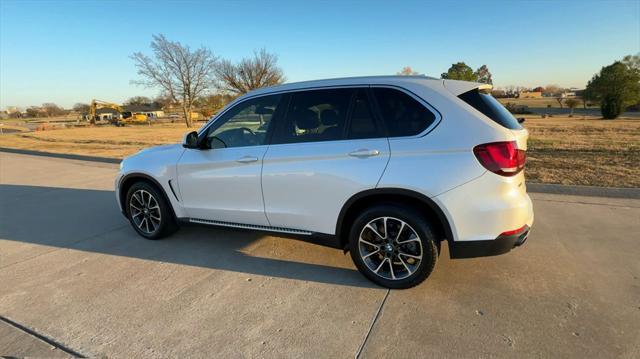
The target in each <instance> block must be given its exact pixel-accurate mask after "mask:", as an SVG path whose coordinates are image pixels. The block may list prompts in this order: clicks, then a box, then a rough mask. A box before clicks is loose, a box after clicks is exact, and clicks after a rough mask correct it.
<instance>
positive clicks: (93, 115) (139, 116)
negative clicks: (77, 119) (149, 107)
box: [87, 99, 148, 125]
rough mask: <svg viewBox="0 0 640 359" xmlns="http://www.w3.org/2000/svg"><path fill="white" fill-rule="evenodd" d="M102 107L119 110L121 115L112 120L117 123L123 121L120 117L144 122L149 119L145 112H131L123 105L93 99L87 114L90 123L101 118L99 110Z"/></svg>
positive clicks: (127, 120)
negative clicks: (124, 108)
mask: <svg viewBox="0 0 640 359" xmlns="http://www.w3.org/2000/svg"><path fill="white" fill-rule="evenodd" d="M101 108H111V109H114V110H116V111H118V113H119V115H118V116H117V117H116V118H112V119H111V122H112V123H113V124H115V125H120V124H122V121H120V118H119V117H122V120H124V122H144V121H147V120H148V117H147V115H146V114H144V113H131V112H128V111H123V109H122V106H120V105H118V104H116V103H113V102H107V101H102V100H96V99H93V100H91V105H90V106H89V113H88V116H87V117H88V119H89V122H90V123H92V124H95V123H96V120H98V119H99V118H98V110H99V109H101Z"/></svg>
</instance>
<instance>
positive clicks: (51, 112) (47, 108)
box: [42, 102, 66, 117]
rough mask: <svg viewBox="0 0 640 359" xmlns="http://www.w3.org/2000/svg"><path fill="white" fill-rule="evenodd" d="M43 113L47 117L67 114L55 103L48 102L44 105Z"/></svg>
mask: <svg viewBox="0 0 640 359" xmlns="http://www.w3.org/2000/svg"><path fill="white" fill-rule="evenodd" d="M42 111H44V113H45V114H46V115H47V117H51V116H60V115H64V114H65V112H66V111H65V110H64V109H62V108H61V107H60V106H58V105H56V104H55V103H51V102H47V103H43V104H42Z"/></svg>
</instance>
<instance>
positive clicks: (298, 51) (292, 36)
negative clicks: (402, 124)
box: [0, 0, 640, 109]
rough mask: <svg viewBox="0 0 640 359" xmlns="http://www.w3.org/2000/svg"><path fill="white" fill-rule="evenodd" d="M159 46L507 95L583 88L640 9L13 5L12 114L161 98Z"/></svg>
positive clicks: (445, 4) (621, 50)
mask: <svg viewBox="0 0 640 359" xmlns="http://www.w3.org/2000/svg"><path fill="white" fill-rule="evenodd" d="M153 34H164V35H165V36H166V37H167V38H168V39H170V40H172V41H179V42H181V43H183V44H187V45H189V46H191V47H192V48H197V47H200V46H205V47H207V48H209V49H210V50H211V51H212V52H213V53H214V54H215V55H217V56H219V57H221V58H226V59H230V60H232V61H237V60H239V59H241V58H243V57H247V56H250V55H252V53H253V51H254V50H259V49H261V48H265V49H267V51H269V52H272V53H275V54H277V55H278V59H279V60H278V63H279V65H280V66H281V68H282V69H283V71H284V73H285V76H286V78H287V81H288V82H295V81H304V80H313V79H320V78H333V77H345V76H367V75H388V74H395V73H397V72H399V71H400V70H401V69H402V68H403V67H404V66H411V67H412V68H413V69H414V70H415V71H418V72H420V73H424V74H426V75H429V76H435V77H439V76H440V74H441V73H442V72H446V70H447V69H448V68H449V66H451V64H452V63H455V62H458V61H464V62H466V63H467V64H468V65H469V66H471V67H472V68H474V69H476V68H478V67H480V66H481V65H483V64H486V65H487V66H488V67H489V69H490V71H491V73H492V74H493V80H494V86H496V87H505V86H509V85H517V86H528V87H534V86H539V85H541V86H545V85H548V84H557V85H560V86H563V87H580V88H582V87H584V86H585V85H586V83H587V81H588V80H589V79H590V78H591V77H592V76H593V74H594V73H596V72H598V71H599V70H600V68H601V67H602V66H605V65H608V64H610V63H612V62H613V61H615V60H618V59H621V58H622V57H623V56H625V55H628V54H636V53H639V52H640V0H631V1H615V0H609V1H568V0H567V1H462V0H457V1H442V2H431V1H400V0H395V1H355V0H353V1H349V0H342V1H338V0H336V1H206V2H205V1H126V2H125V1H80V0H78V1H48V0H41V1H18V0H0V108H2V109H4V108H5V107H6V106H21V107H27V106H30V105H40V104H42V103H45V102H54V103H57V104H58V105H61V106H64V107H67V108H68V107H71V106H72V105H73V104H74V103H77V102H84V103H88V102H89V101H91V99H92V98H97V99H101V100H106V101H113V102H119V103H120V102H123V101H124V100H126V99H127V98H129V97H131V96H136V95H145V96H150V97H153V96H155V95H157V94H159V91H158V90H157V89H152V88H144V87H140V86H137V85H134V84H132V83H131V80H135V79H137V78H138V77H137V74H136V69H135V66H134V63H133V60H131V59H130V55H131V54H132V53H134V52H136V51H140V52H143V53H146V54H150V49H149V43H150V42H151V39H152V35H153Z"/></svg>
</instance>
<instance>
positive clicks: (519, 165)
mask: <svg viewBox="0 0 640 359" xmlns="http://www.w3.org/2000/svg"><path fill="white" fill-rule="evenodd" d="M473 153H474V154H475V155H476V158H478V161H480V164H482V165H483V166H484V168H486V169H488V170H489V171H491V172H493V173H496V174H499V175H500V176H507V177H509V176H515V175H516V174H518V173H519V172H520V171H522V169H524V163H525V161H526V157H527V156H526V152H525V151H524V150H519V149H518V148H517V144H516V142H515V141H511V142H492V143H485V144H483V145H478V146H476V147H474V148H473Z"/></svg>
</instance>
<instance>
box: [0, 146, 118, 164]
mask: <svg viewBox="0 0 640 359" xmlns="http://www.w3.org/2000/svg"><path fill="white" fill-rule="evenodd" d="M0 152H7V153H16V154H19V155H30V156H44V157H55V158H64V159H67V160H79V161H91V162H102V163H115V164H118V163H120V162H122V159H121V158H109V157H98V156H84V155H72V154H66V153H53V152H41V151H32V150H19V149H15V148H6V147H0Z"/></svg>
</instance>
